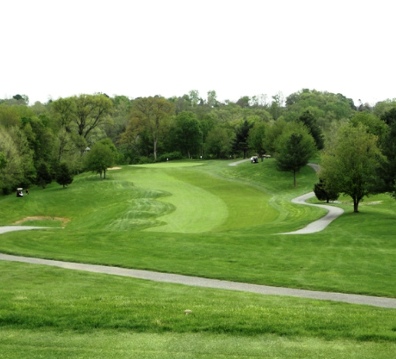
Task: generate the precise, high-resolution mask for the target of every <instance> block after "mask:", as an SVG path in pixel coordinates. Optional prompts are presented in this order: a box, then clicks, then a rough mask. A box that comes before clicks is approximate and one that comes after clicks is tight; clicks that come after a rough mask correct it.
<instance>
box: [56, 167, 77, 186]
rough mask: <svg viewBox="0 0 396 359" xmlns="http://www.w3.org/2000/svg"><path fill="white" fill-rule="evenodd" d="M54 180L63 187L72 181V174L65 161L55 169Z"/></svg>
mask: <svg viewBox="0 0 396 359" xmlns="http://www.w3.org/2000/svg"><path fill="white" fill-rule="evenodd" d="M56 182H57V183H58V184H60V185H61V186H63V188H65V187H66V186H68V185H69V184H71V183H72V182H73V176H72V174H71V172H70V170H69V166H68V165H67V163H65V162H62V163H61V164H60V165H59V166H58V169H57V173H56Z"/></svg>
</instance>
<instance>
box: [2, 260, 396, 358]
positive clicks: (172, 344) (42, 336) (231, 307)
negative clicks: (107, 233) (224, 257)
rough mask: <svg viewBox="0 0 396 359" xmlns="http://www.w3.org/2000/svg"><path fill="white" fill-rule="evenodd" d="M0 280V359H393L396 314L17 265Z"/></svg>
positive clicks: (6, 269) (7, 268) (11, 265)
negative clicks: (223, 358) (222, 358)
mask: <svg viewBox="0 0 396 359" xmlns="http://www.w3.org/2000/svg"><path fill="white" fill-rule="evenodd" d="M0 271H1V273H2V286H3V289H2V291H1V292H0V303H1V306H0V328H1V330H0V347H1V350H2V358H21V357H29V358H39V357H40V358H46V357H48V358H54V357H56V358H69V357H73V358H79V357H81V358H98V357H100V358H113V357H114V358H115V357H117V358H130V357H133V358H135V357H136V358H138V357H145V358H159V357H160V355H161V354H162V355H163V356H162V357H165V358H172V357H180V358H186V357H187V358H188V357H191V358H197V357H198V358H200V357H202V358H214V357H216V358H217V357H227V358H229V357H231V358H232V357H235V358H237V357H242V356H243V357H248V358H253V357H263V356H267V355H268V356H271V357H280V358H317V357H320V356H321V357H326V358H357V357H358V356H357V355H358V354H359V355H360V358H372V357H373V355H374V353H375V354H376V355H375V357H376V358H392V356H393V354H394V350H395V348H396V327H395V322H394V318H395V316H394V314H395V312H396V311H395V310H388V309H381V308H372V307H366V306H358V305H346V304H341V303H334V302H323V301H313V300H305V299H297V298H280V297H276V296H260V295H255V294H250V293H238V292H230V291H223V290H216V291H213V290H210V289H205V288H194V287H186V286H181V285H175V284H164V283H156V284H153V283H151V282H149V281H143V280H136V279H129V278H121V277H112V276H107V275H99V274H90V273H82V272H76V271H67V270H62V269H59V268H48V267H41V266H30V265H26V264H20V263H0ZM185 309H190V310H192V314H190V315H185V314H184V310H185Z"/></svg>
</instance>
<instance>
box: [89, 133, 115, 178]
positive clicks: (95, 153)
mask: <svg viewBox="0 0 396 359" xmlns="http://www.w3.org/2000/svg"><path fill="white" fill-rule="evenodd" d="M116 158H117V150H116V148H115V146H114V145H113V144H112V143H111V141H110V140H109V139H107V140H103V141H100V142H97V143H95V144H94V146H93V147H92V149H91V150H90V151H89V152H88V153H87V157H86V162H85V165H86V168H87V170H89V171H92V172H96V173H99V176H100V178H102V175H103V179H105V178H106V172H107V169H108V168H109V167H112V166H113V165H114V163H115V160H116Z"/></svg>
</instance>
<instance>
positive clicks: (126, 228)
mask: <svg viewBox="0 0 396 359" xmlns="http://www.w3.org/2000/svg"><path fill="white" fill-rule="evenodd" d="M170 164H171V163H167V164H162V167H163V169H162V168H159V167H158V166H154V167H153V168H151V167H150V166H147V167H141V166H138V167H135V166H128V167H125V168H123V169H122V170H119V171H112V172H111V173H109V179H108V180H106V181H100V180H98V178H97V176H93V175H91V174H84V175H81V176H78V177H77V178H76V179H75V183H73V185H72V186H70V188H68V189H66V190H64V189H62V188H59V187H58V186H55V185H53V186H50V187H49V188H47V189H45V190H41V189H34V190H31V195H30V196H29V197H26V198H23V199H20V198H16V197H15V198H14V197H13V196H10V197H7V198H2V199H1V200H0V201H1V202H2V204H3V206H2V207H1V208H2V209H0V211H1V215H0V218H1V219H0V220H1V221H2V224H10V223H12V222H14V221H16V220H19V219H21V218H24V217H27V216H37V215H42V216H52V217H65V218H69V219H70V222H68V223H67V224H66V225H65V228H64V229H59V228H58V229H53V230H51V229H49V230H45V231H32V232H29V233H26V232H15V233H8V234H4V235H2V236H1V241H0V251H3V252H6V253H16V254H17V253H21V254H25V255H30V256H40V257H46V258H51V259H64V260H70V261H80V262H91V263H101V264H109V265H118V266H124V267H133V268H143V269H153V270H159V271H164V272H175V273H183V274H189V275H198V276H206V277H211V278H220V279H228V280H234V281H241V282H251V283H258V284H270V285H277V286H289V287H296V288H307V289H320V290H329V291H341V292H351V293H364V294H372V295H383V296H391V297H396V286H395V284H394V283H395V281H396V264H395V261H394V257H395V252H396V242H395V241H396V240H395V238H394V236H393V228H394V224H395V220H396V216H395V214H396V201H394V200H393V199H391V198H390V197H389V196H386V195H382V196H376V197H373V198H369V199H368V200H366V201H365V202H363V204H362V206H361V213H359V214H353V213H352V206H351V205H350V204H349V203H343V204H341V205H342V206H343V207H344V208H345V209H346V213H345V214H344V215H343V216H342V217H340V218H339V219H337V220H336V221H335V222H334V223H333V224H331V225H330V227H328V228H327V229H326V230H325V231H324V232H320V233H317V234H309V235H295V236H287V235H279V234H277V233H279V232H285V231H290V230H295V229H298V228H301V227H303V226H304V225H306V224H308V223H309V222H310V221H312V220H314V219H317V218H319V217H320V216H321V215H322V214H323V212H322V211H320V210H317V209H316V208H312V207H309V206H298V205H293V204H291V203H290V199H291V198H293V197H296V196H297V195H300V194H302V193H305V192H307V191H310V190H311V189H312V185H313V183H315V181H316V177H315V174H314V173H313V171H312V169H310V168H305V169H304V170H303V171H302V173H301V174H300V175H299V176H298V188H297V189H295V188H293V186H292V178H291V175H290V174H288V173H282V172H278V171H276V170H275V168H274V167H275V166H274V162H273V161H271V160H269V161H264V162H263V163H259V164H257V165H251V164H250V163H245V164H241V165H239V166H237V167H230V166H228V165H227V164H228V163H227V162H221V161H213V162H207V163H205V164H201V165H199V166H191V163H189V162H187V163H186V164H187V165H188V166H183V163H178V162H177V163H176V164H177V165H176V166H175V165H173V164H172V166H173V167H169V168H168V167H164V166H165V165H170ZM160 167H161V166H160ZM343 201H348V199H343ZM370 203H371V205H370ZM186 214H188V215H186ZM165 222H166V223H165ZM36 223H37V222H36ZM57 223H58V225H59V224H60V222H57ZM164 223H165V224H164Z"/></svg>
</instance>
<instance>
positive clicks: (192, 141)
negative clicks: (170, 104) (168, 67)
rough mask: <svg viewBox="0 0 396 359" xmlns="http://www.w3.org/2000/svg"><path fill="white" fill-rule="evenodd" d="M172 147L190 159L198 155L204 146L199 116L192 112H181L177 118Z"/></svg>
mask: <svg viewBox="0 0 396 359" xmlns="http://www.w3.org/2000/svg"><path fill="white" fill-rule="evenodd" d="M172 132H173V135H172V142H173V143H172V145H173V146H174V147H175V148H176V149H177V150H179V151H180V152H181V153H182V154H183V155H185V156H187V157H188V158H190V157H191V155H193V154H198V153H199V151H200V149H201V146H202V131H201V128H200V126H199V121H198V120H197V116H196V115H195V114H194V113H192V112H181V113H180V114H178V115H177V116H176V119H175V123H174V127H173V131H172Z"/></svg>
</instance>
